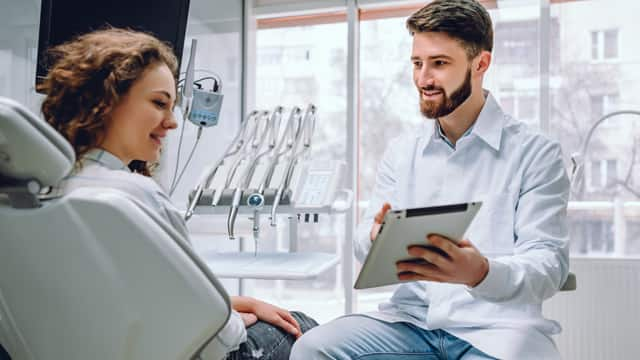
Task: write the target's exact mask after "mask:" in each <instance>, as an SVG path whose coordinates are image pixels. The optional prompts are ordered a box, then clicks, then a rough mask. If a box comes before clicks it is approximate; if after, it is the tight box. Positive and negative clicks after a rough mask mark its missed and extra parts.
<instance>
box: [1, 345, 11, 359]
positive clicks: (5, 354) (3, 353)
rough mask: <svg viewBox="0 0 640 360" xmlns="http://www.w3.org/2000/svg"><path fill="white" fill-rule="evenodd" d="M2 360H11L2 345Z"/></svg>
mask: <svg viewBox="0 0 640 360" xmlns="http://www.w3.org/2000/svg"><path fill="white" fill-rule="evenodd" d="M0 360H11V358H10V357H9V354H8V353H7V351H6V350H5V349H4V348H3V347H2V344H0Z"/></svg>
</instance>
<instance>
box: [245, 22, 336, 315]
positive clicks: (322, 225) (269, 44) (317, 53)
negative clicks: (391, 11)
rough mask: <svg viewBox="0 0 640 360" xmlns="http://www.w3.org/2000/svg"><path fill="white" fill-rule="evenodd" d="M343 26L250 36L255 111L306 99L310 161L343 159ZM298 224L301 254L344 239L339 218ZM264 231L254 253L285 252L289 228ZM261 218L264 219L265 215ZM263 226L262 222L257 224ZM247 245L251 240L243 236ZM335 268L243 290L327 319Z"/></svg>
mask: <svg viewBox="0 0 640 360" xmlns="http://www.w3.org/2000/svg"><path fill="white" fill-rule="evenodd" d="M346 44H347V26H346V23H337V24H322V25H310V26H296V27H288V28H276V29H262V30H258V31H257V34H256V86H255V88H256V93H255V101H256V108H257V109H265V110H271V109H273V108H274V107H275V106H276V105H282V106H283V107H284V108H285V114H286V115H285V117H284V118H285V119H284V120H286V118H287V117H288V114H289V112H290V109H291V108H292V107H293V106H298V107H300V108H302V109H304V108H305V107H306V105H307V104H309V103H313V104H315V105H316V106H317V108H318V112H317V114H318V118H317V122H316V127H315V133H314V135H313V143H312V156H311V158H313V159H314V160H316V159H329V160H340V161H344V159H345V149H346V147H345V143H346V137H345V126H346V120H345V119H346V106H347V105H346V63H347V58H346V56H347V55H346V54H347V51H346ZM300 219H301V221H300V222H298V240H299V241H298V249H299V251H300V252H324V253H338V254H339V252H340V250H341V245H340V244H341V243H342V240H343V238H344V226H345V225H344V216H340V215H331V216H330V215H326V214H320V215H319V217H318V223H315V222H314V220H315V219H314V218H313V216H310V217H309V222H306V217H305V216H304V214H302V216H301V218H300ZM286 220H287V219H286V218H284V219H280V220H279V224H278V228H277V230H272V231H271V233H269V232H267V233H265V234H264V236H263V237H262V239H261V240H260V244H259V246H258V251H259V252H260V251H286V250H287V249H288V242H287V241H285V239H288V229H289V228H288V226H287V225H281V224H283V223H285V222H286ZM266 221H268V220H266ZM263 227H264V228H268V226H263ZM248 246H249V248H252V246H253V245H252V241H248ZM341 274H342V270H341V267H340V265H338V266H337V267H334V268H332V269H331V270H329V271H326V272H325V273H323V274H322V275H321V276H319V277H318V278H317V279H315V280H312V281H311V280H310V281H294V280H286V281H285V280H275V281H268V280H245V281H244V282H245V285H246V286H244V289H246V290H247V295H250V296H255V297H257V298H260V299H264V300H267V301H272V302H274V303H276V304H278V305H279V306H282V307H285V308H289V309H297V310H298V309H299V310H302V311H304V312H305V313H307V314H308V315H310V316H312V317H313V318H315V319H316V320H317V321H318V322H321V323H322V322H326V321H329V320H330V319H333V318H335V317H337V316H339V315H342V314H343V313H344V296H343V295H342V292H343V291H342V276H341Z"/></svg>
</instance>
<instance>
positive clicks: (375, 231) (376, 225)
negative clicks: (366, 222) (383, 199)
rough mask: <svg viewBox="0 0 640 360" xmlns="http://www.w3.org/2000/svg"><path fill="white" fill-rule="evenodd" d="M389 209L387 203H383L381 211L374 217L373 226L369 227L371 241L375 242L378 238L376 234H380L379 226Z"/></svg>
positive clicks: (389, 206)
mask: <svg viewBox="0 0 640 360" xmlns="http://www.w3.org/2000/svg"><path fill="white" fill-rule="evenodd" d="M390 209H391V205H390V204H389V203H384V204H383V205H382V209H380V211H378V213H377V214H376V217H375V218H374V219H373V226H372V227H371V233H370V237H371V241H373V240H375V239H376V236H378V233H379V232H380V226H381V224H382V221H383V220H384V215H385V214H386V213H387V211H389V210H390Z"/></svg>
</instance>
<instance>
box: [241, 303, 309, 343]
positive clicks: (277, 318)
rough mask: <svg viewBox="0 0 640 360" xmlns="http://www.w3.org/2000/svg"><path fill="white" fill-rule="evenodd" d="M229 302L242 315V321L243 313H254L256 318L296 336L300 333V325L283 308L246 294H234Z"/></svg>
mask: <svg viewBox="0 0 640 360" xmlns="http://www.w3.org/2000/svg"><path fill="white" fill-rule="evenodd" d="M231 303H232V306H233V308H234V310H236V311H237V312H239V313H240V315H241V316H243V321H244V318H245V317H244V315H243V313H245V314H249V315H254V316H256V317H257V319H258V320H261V321H264V322H267V323H269V324H271V325H274V326H277V327H279V328H281V329H283V330H284V331H286V332H288V333H290V334H292V335H294V336H295V337H296V338H298V337H300V335H302V330H301V329H300V325H299V324H298V322H297V321H296V319H294V318H293V316H291V314H290V313H289V311H287V310H285V309H282V308H279V307H277V306H274V305H271V304H268V303H266V302H264V301H260V300H258V299H254V298H250V297H246V296H234V297H232V298H231ZM245 324H246V322H245Z"/></svg>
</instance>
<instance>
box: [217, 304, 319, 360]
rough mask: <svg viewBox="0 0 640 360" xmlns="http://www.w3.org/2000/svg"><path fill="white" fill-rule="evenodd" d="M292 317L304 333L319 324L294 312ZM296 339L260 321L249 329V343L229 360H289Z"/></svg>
mask: <svg viewBox="0 0 640 360" xmlns="http://www.w3.org/2000/svg"><path fill="white" fill-rule="evenodd" d="M291 315H292V316H293V317H294V318H295V319H296V321H297V322H298V324H300V329H301V330H302V332H303V333H305V332H307V331H308V330H309V329H311V328H312V327H314V326H317V325H318V323H317V322H316V321H315V320H313V319H312V318H310V317H308V316H307V315H305V314H303V313H300V312H295V311H292V312H291ZM295 341H296V339H295V337H294V336H293V335H291V334H289V333H287V332H285V331H284V330H282V329H280V328H279V327H276V326H273V325H271V324H269V323H266V322H264V321H258V322H257V323H255V324H253V325H251V326H250V327H249V328H248V329H247V341H245V342H243V343H242V344H240V348H239V349H238V350H236V351H234V352H232V353H230V354H229V355H227V359H228V360H244V359H255V360H257V359H260V360H287V359H289V353H290V352H291V346H292V345H293V343H294V342H295Z"/></svg>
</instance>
